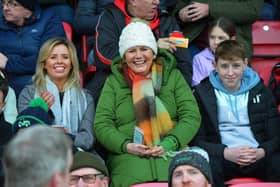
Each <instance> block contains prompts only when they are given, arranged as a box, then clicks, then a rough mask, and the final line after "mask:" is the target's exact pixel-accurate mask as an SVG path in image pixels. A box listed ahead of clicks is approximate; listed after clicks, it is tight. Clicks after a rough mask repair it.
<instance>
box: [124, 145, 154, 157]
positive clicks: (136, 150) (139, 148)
mask: <svg viewBox="0 0 280 187" xmlns="http://www.w3.org/2000/svg"><path fill="white" fill-rule="evenodd" d="M149 149H150V148H149V147H148V146H146V145H143V144H136V143H128V144H127V145H126V151H127V152H128V153H130V154H133V155H137V156H141V157H142V156H147V155H148V152H149Z"/></svg>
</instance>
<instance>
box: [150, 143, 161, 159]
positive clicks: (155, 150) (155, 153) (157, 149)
mask: <svg viewBox="0 0 280 187" xmlns="http://www.w3.org/2000/svg"><path fill="white" fill-rule="evenodd" d="M163 154H164V149H163V147H162V146H155V147H152V148H150V150H149V155H150V156H152V157H159V156H161V155H163Z"/></svg>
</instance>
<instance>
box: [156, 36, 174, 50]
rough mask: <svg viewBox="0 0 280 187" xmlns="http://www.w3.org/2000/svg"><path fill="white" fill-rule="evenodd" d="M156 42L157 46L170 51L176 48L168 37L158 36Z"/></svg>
mask: <svg viewBox="0 0 280 187" xmlns="http://www.w3.org/2000/svg"><path fill="white" fill-rule="evenodd" d="M157 44H158V47H159V48H163V49H166V50H168V51H170V52H171V53H173V52H175V51H176V50H177V49H176V46H175V42H174V41H172V40H170V39H169V38H159V39H158V41H157Z"/></svg>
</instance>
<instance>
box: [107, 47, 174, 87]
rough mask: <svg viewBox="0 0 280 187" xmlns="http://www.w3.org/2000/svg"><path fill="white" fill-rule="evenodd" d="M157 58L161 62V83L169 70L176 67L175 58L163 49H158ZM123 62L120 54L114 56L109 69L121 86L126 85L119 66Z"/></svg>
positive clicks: (166, 77) (164, 80)
mask: <svg viewBox="0 0 280 187" xmlns="http://www.w3.org/2000/svg"><path fill="white" fill-rule="evenodd" d="M158 50H159V51H158V55H157V58H158V59H160V60H161V61H162V63H163V84H165V82H166V81H167V79H168V77H169V75H170V73H171V71H172V70H173V69H174V68H176V64H177V62H176V59H175V57H174V56H173V55H172V54H171V53H170V52H168V51H167V50H165V49H161V48H159V49H158ZM121 63H123V61H122V58H121V57H120V56H116V57H115V58H114V59H113V60H112V65H111V71H112V74H113V75H114V77H115V78H116V79H117V81H118V82H120V83H121V84H122V85H123V86H127V83H126V80H125V76H124V72H123V70H122V69H121V68H120V64H121Z"/></svg>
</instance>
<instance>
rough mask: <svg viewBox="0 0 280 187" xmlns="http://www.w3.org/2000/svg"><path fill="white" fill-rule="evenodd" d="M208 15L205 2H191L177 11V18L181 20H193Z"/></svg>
mask: <svg viewBox="0 0 280 187" xmlns="http://www.w3.org/2000/svg"><path fill="white" fill-rule="evenodd" d="M208 15H209V5H208V4H207V3H198V2H193V3H191V4H190V5H188V6H185V7H184V8H182V9H181V10H180V11H179V18H180V19H181V20H182V21H183V22H194V21H197V20H199V19H202V18H204V17H207V16H208Z"/></svg>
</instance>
